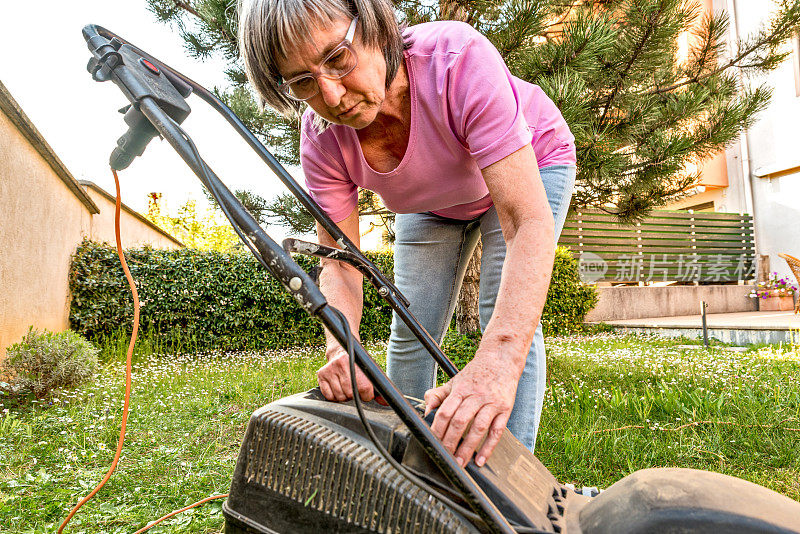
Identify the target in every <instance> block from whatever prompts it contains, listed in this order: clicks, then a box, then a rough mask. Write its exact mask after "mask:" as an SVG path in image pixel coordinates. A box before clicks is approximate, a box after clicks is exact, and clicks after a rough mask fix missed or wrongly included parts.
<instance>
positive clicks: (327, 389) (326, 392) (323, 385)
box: [317, 375, 336, 401]
mask: <svg viewBox="0 0 800 534" xmlns="http://www.w3.org/2000/svg"><path fill="white" fill-rule="evenodd" d="M317 380H318V382H319V389H320V391H322V396H323V397H325V398H326V399H328V400H329V401H332V400H336V396H335V395H334V394H333V391H332V390H331V386H330V384H328V381H327V380H326V379H325V378H324V377H321V376H319V375H317Z"/></svg>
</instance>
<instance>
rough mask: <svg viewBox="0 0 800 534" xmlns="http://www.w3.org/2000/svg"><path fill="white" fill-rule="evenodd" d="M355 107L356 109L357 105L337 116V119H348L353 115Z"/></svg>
mask: <svg viewBox="0 0 800 534" xmlns="http://www.w3.org/2000/svg"><path fill="white" fill-rule="evenodd" d="M357 107H358V104H355V105H353V107H351V108H349V109H347V110H346V111H344V112H342V113H340V114H339V118H340V119H346V118H347V117H350V116H351V115H353V114H355V112H356V108H357Z"/></svg>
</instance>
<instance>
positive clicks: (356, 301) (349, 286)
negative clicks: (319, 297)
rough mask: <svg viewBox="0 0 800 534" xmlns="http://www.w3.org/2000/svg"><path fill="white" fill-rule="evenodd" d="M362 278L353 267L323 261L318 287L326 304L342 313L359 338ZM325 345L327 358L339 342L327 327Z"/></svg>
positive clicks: (334, 350) (332, 261) (335, 349)
mask: <svg viewBox="0 0 800 534" xmlns="http://www.w3.org/2000/svg"><path fill="white" fill-rule="evenodd" d="M362 279H363V276H362V274H361V273H360V272H358V271H357V270H356V269H355V268H353V267H351V266H350V265H344V264H342V263H340V262H337V261H334V260H327V261H325V260H324V261H323V268H322V272H321V273H320V276H319V287H320V290H321V291H322V294H323V295H325V298H326V299H327V301H328V304H329V305H331V306H333V307H334V308H336V309H337V310H339V311H341V312H342V313H343V314H344V316H345V317H346V318H347V322H348V323H350V329H351V330H352V331H353V334H354V335H355V337H356V339H359V340H360V337H359V335H358V327H359V324H361V313H362V310H363V305H364V304H363V303H364V296H363V285H362V284H363V282H362ZM325 347H326V350H325V354H326V356H327V357H328V359H330V357H331V355H332V354H333V353H335V352H336V351H337V349H338V348H339V347H340V345H339V342H338V341H336V339H335V338H334V337H333V334H331V333H330V332H329V331H328V329H327V328H326V329H325Z"/></svg>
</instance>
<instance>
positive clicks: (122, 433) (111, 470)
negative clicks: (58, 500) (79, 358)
mask: <svg viewBox="0 0 800 534" xmlns="http://www.w3.org/2000/svg"><path fill="white" fill-rule="evenodd" d="M195 150H196V149H195ZM111 173H112V174H113V175H114V185H115V186H116V192H117V198H116V205H115V208H114V238H115V239H116V244H117V255H118V256H119V261H120V263H121V264H122V270H123V271H124V272H125V278H126V279H127V280H128V285H129V286H130V288H131V294H132V295H133V330H132V332H131V340H130V343H129V344H128V353H127V356H126V358H125V401H124V403H123V406H122V425H121V428H120V433H119V440H118V441H117V450H116V452H115V453H114V460H113V461H112V462H111V467H110V468H109V470H108V472H107V473H106V476H105V477H103V480H101V481H100V483H99V484H98V485H97V486H96V487H95V488H94V489H93V490H92V491H91V492H90V493H89V494H88V495H87V496H86V497H84V498H83V499H81V500H80V502H78V504H76V505H75V507H74V508H73V509H72V510H71V511H70V512H69V514H68V515H67V517H66V518H65V519H64V521H63V522H62V523H61V526H60V527H58V534H61V533H62V532H63V531H64V527H66V526H67V524H68V523H69V522H70V520H71V519H72V517H73V516H74V515H75V513H76V512H77V511H78V510H79V509H80V508H81V507H82V506H83V505H84V504H86V503H87V502H88V501H89V500H90V499H91V498H92V497H94V496H95V494H97V492H98V491H100V489H101V488H102V487H103V486H105V484H106V482H108V480H109V479H110V478H111V475H112V474H113V473H114V471H115V470H116V468H117V463H118V462H119V458H120V456H121V454H122V446H123V444H124V442H125V430H126V427H127V423H128V413H129V406H130V399H131V367H132V361H133V347H134V345H135V344H136V338H137V336H138V333H139V311H140V305H139V292H138V291H137V290H136V284H135V283H134V280H133V276H132V275H131V271H130V269H129V268H128V263H127V262H126V261H125V254H124V253H123V251H122V239H121V237H120V212H121V207H122V195H121V194H120V187H119V177H118V176H117V171H116V170H114V169H111ZM240 236H241V234H240ZM227 496H228V494H227V493H226V494H224V495H213V496H211V497H206V498H205V499H202V500H200V501H198V502H196V503H194V504H190V505H189V506H186V507H184V508H181V509H180V510H175V511H174V512H170V513H169V514H167V515H165V516H163V517H161V518H159V519H157V520H155V521H153V522H152V523H150V524H149V525H147V526H145V527H144V528H142V529H139V530H137V531H136V532H135V533H134V534H140V533H142V532H146V531H148V530H150V529H151V528H153V527H154V526H156V525H157V524H159V523H161V522H162V521H164V520H166V519H169V518H170V517H172V516H174V515H177V514H179V513H181V512H184V511H186V510H189V509H190V508H194V507H196V506H200V505H201V504H203V503H206V502H208V501H211V500H214V499H222V498H225V497H227Z"/></svg>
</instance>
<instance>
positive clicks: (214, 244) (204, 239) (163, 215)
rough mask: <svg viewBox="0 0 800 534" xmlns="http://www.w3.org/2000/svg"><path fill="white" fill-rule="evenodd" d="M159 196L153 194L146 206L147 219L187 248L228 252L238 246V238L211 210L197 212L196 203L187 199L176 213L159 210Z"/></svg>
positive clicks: (239, 244)
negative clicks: (171, 213) (204, 212)
mask: <svg viewBox="0 0 800 534" xmlns="http://www.w3.org/2000/svg"><path fill="white" fill-rule="evenodd" d="M159 199H160V195H159V194H158V193H152V194H151V197H150V199H149V201H148V206H147V215H146V217H147V219H148V220H149V221H150V222H152V223H153V224H155V225H156V226H158V227H159V228H161V229H162V230H164V231H165V232H168V233H169V234H172V235H173V236H175V237H176V238H177V239H179V240H180V241H182V242H183V244H184V245H186V246H187V247H189V248H196V249H199V250H216V251H218V252H227V251H231V250H235V249H238V248H239V247H240V246H241V243H240V242H239V237H238V236H237V235H236V234H235V233H234V231H233V228H232V227H231V225H230V224H228V223H227V221H225V222H223V221H219V220H218V218H217V217H216V216H215V214H213V213H206V214H203V213H200V212H198V211H197V203H196V202H195V201H194V200H187V201H186V203H185V204H183V205H182V206H180V207H179V208H178V211H177V214H176V215H174V216H173V215H170V214H169V213H168V212H167V211H165V210H162V206H161V203H160V202H159Z"/></svg>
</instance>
